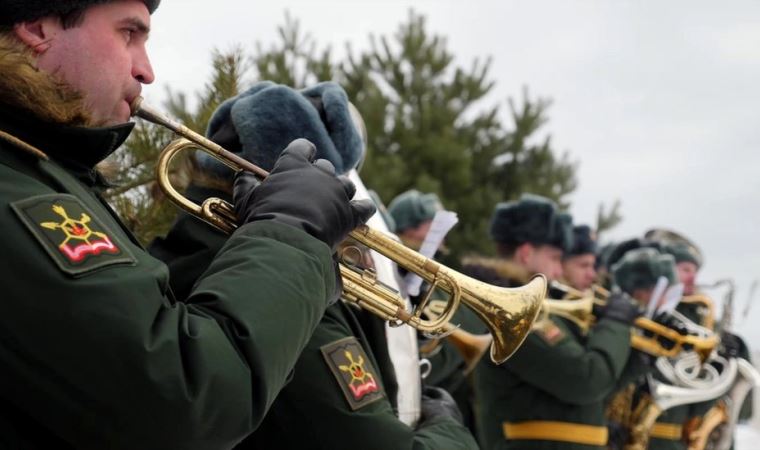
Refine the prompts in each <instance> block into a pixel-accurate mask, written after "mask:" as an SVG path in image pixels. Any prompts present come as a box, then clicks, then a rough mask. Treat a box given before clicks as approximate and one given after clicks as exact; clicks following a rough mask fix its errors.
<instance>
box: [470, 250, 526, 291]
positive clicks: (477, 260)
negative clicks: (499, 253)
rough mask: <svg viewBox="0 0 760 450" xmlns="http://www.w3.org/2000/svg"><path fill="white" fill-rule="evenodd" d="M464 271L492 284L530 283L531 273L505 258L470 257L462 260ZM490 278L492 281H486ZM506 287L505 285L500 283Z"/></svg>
mask: <svg viewBox="0 0 760 450" xmlns="http://www.w3.org/2000/svg"><path fill="white" fill-rule="evenodd" d="M462 266H463V270H464V271H465V273H466V274H467V275H470V276H475V277H476V278H478V279H480V280H482V281H486V282H491V284H496V283H493V281H496V280H503V281H508V282H509V284H514V283H518V284H525V283H527V282H528V281H530V278H531V275H530V273H529V272H528V271H527V270H526V269H525V268H523V267H521V266H519V265H517V264H515V263H514V262H512V261H509V260H507V259H504V258H489V257H483V256H469V257H465V258H464V259H463V260H462ZM486 278H490V280H488V279H486ZM498 284H499V285H506V284H505V283H498Z"/></svg>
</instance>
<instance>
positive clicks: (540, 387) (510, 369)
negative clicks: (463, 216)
mask: <svg viewBox="0 0 760 450" xmlns="http://www.w3.org/2000/svg"><path fill="white" fill-rule="evenodd" d="M465 271H466V272H467V273H470V274H473V275H476V276H478V277H479V278H480V279H482V280H484V281H486V282H489V283H491V284H496V285H501V286H508V287H509V286H514V285H517V284H520V283H519V282H515V281H513V280H512V279H509V278H506V277H505V276H503V275H499V274H498V273H497V272H496V271H495V270H492V269H489V268H488V267H484V266H483V265H480V266H479V267H473V266H472V265H470V266H466V267H465ZM629 353H630V327H628V326H626V325H624V324H622V323H619V322H615V321H611V320H607V319H601V320H600V321H599V322H598V323H597V324H596V326H595V327H594V328H593V329H592V330H591V331H590V332H589V334H588V335H587V336H583V335H581V333H580V332H579V330H578V329H577V327H576V326H575V325H574V324H572V323H570V322H569V321H566V320H565V319H562V318H559V317H553V316H551V317H550V319H549V320H547V321H545V322H543V323H542V325H541V326H538V327H537V328H536V329H535V330H534V331H533V332H531V333H530V334H529V335H528V337H527V338H526V340H525V343H524V344H523V345H522V347H520V348H519V349H518V350H517V351H516V352H515V354H514V355H513V356H512V357H511V358H510V359H509V360H507V361H506V362H505V363H504V364H502V365H500V366H497V365H495V364H493V363H492V362H491V361H490V360H488V359H487V358H484V359H483V360H481V361H480V364H479V366H478V367H477V368H476V369H475V382H474V387H475V398H476V417H477V428H478V432H479V438H480V444H481V446H482V448H484V449H520V450H530V449H563V450H564V449H571V450H572V449H603V448H605V444H606V438H607V429H606V421H605V417H604V401H605V398H606V397H607V396H608V395H609V394H610V393H611V392H612V391H613V390H614V388H615V386H616V383H617V380H618V379H619V378H620V376H621V374H622V372H623V369H624V367H625V365H626V362H627V360H628V355H629ZM581 442H586V443H581ZM592 442H595V443H593V444H592Z"/></svg>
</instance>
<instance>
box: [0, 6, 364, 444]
mask: <svg viewBox="0 0 760 450" xmlns="http://www.w3.org/2000/svg"><path fill="white" fill-rule="evenodd" d="M158 3H159V1H158V0H145V1H140V0H111V1H109V0H76V1H73V0H56V1H21V0H0V228H1V229H2V230H3V233H2V236H0V246H1V247H2V249H3V253H4V256H3V258H2V259H1V260H0V272H1V273H2V277H3V278H2V285H3V294H2V302H1V303H2V314H0V334H1V335H2V336H3V344H2V351H0V365H2V383H0V411H1V412H0V429H1V430H2V432H0V447H2V448H16V449H25V450H31V449H71V448H79V449H105V448H108V449H159V448H163V449H171V448H175V449H176V448H182V449H188V450H189V449H209V448H229V447H231V446H232V445H234V444H235V443H237V442H239V441H240V439H242V438H243V437H244V436H245V435H247V434H249V433H250V432H251V431H253V429H255V427H256V425H257V424H258V423H259V422H260V421H261V420H262V418H263V416H264V414H265V412H266V411H267V409H268V406H269V404H270V403H271V402H272V401H273V399H274V398H275V397H276V396H277V394H278V392H279V391H280V388H281V387H282V386H283V385H284V384H285V382H286V379H287V377H288V375H289V373H290V371H291V370H292V368H293V366H294V365H295V361H296V358H297V357H298V355H299V353H300V352H301V350H302V349H303V348H304V346H305V345H306V342H307V341H308V339H309V338H310V336H311V333H312V331H313V330H314V328H315V327H316V325H317V322H318V321H319V319H320V318H321V317H322V315H323V313H324V310H325V308H326V307H327V305H328V303H330V302H332V301H335V300H337V297H338V294H339V292H340V289H339V284H338V283H337V282H336V278H335V277H336V270H337V268H336V266H335V261H334V260H333V258H332V250H331V248H332V247H333V245H335V244H337V242H339V241H341V240H342V239H343V237H344V236H345V235H346V234H347V233H348V232H349V231H350V230H351V229H353V228H354V227H355V226H357V225H358V224H359V223H362V222H363V221H364V220H365V219H366V218H367V217H368V215H369V214H370V213H371V212H372V205H370V204H366V203H361V204H356V203H352V202H350V201H349V200H350V198H351V195H350V194H351V186H350V183H346V182H345V181H343V180H340V179H338V178H336V177H335V176H334V174H332V173H330V172H329V171H328V170H323V169H326V165H325V164H323V163H314V164H312V161H311V151H310V150H311V145H310V144H307V143H302V144H298V145H296V146H295V147H293V148H290V149H289V151H288V157H287V158H286V160H285V161H283V163H282V166H283V167H281V169H285V168H287V169H288V170H287V171H288V174H287V175H285V176H284V177H283V176H282V175H283V174H282V173H281V171H280V170H276V171H275V172H276V173H275V174H274V175H273V177H272V179H269V180H267V181H265V182H264V183H262V184H261V186H260V187H261V189H260V188H257V189H256V195H255V196H251V195H250V192H249V191H248V190H245V189H243V186H239V187H238V189H237V191H236V193H235V194H236V195H234V196H233V200H234V204H235V207H236V210H237V212H238V214H239V216H240V218H241V220H240V225H241V226H240V228H239V229H238V230H237V231H236V232H235V233H233V234H232V236H230V237H229V239H228V245H227V247H225V248H224V249H221V250H220V251H219V252H217V253H215V255H216V257H215V258H214V257H213V255H209V258H208V259H209V260H208V264H207V266H208V270H207V271H206V272H205V274H204V275H203V276H200V277H199V278H198V279H197V280H196V283H195V286H194V287H193V288H192V289H188V292H189V293H188V295H187V296H186V298H185V300H186V302H185V303H182V304H177V303H175V302H174V298H173V296H172V294H171V292H170V291H169V283H170V280H169V277H168V270H167V268H166V266H165V265H164V264H163V263H162V262H160V261H159V260H157V259H155V258H153V257H151V256H150V255H149V254H148V253H147V252H146V251H145V250H144V249H143V248H142V247H141V246H140V244H139V243H138V242H137V241H136V239H134V237H133V236H131V234H130V232H129V230H127V229H126V227H125V226H124V225H123V224H122V223H121V221H120V220H119V218H118V217H117V216H116V214H115V213H114V212H113V211H112V210H111V209H110V208H109V207H108V205H107V204H106V201H105V200H104V199H103V198H102V196H101V193H102V192H103V190H104V189H106V188H107V187H108V186H107V183H106V182H105V181H104V178H103V176H102V175H101V174H100V173H99V172H98V171H97V169H96V168H95V166H96V164H98V163H99V162H100V161H102V160H103V159H104V158H106V157H107V156H108V155H109V154H111V153H112V152H113V151H115V150H116V149H117V148H118V147H119V146H120V145H121V144H122V143H123V142H124V140H125V139H127V136H129V134H130V132H131V131H132V128H133V124H131V123H128V122H129V120H130V115H131V111H130V103H131V102H132V101H133V100H134V99H135V98H136V97H137V96H138V95H139V94H140V92H141V86H142V85H143V84H149V83H151V82H152V81H153V80H154V74H153V70H152V67H151V64H150V61H149V59H148V55H147V53H146V47H145V45H146V40H147V39H148V33H149V31H150V26H151V13H152V12H153V11H154V10H155V9H156V8H157V7H158ZM296 147H297V148H296ZM284 148H285V146H282V147H281V148H280V150H282V149H284ZM285 166H287V167H285ZM305 194H309V195H310V196H311V198H309V201H310V206H311V208H312V209H308V208H303V207H302V203H303V198H304V195H305ZM314 211H318V212H319V213H318V214H315V213H314ZM273 324H276V325H273Z"/></svg>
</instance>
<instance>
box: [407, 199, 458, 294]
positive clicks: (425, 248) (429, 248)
mask: <svg viewBox="0 0 760 450" xmlns="http://www.w3.org/2000/svg"><path fill="white" fill-rule="evenodd" d="M457 222H459V218H458V217H457V214H456V213H455V212H452V211H438V212H436V213H435V216H434V217H433V222H432V223H431V224H430V230H429V231H428V233H427V235H426V236H425V240H424V241H423V242H422V247H420V251H419V252H420V254H422V255H423V256H425V257H427V258H432V257H433V256H434V255H435V252H437V251H438V248H439V247H440V246H441V243H443V239H444V238H445V237H446V234H448V232H449V231H450V230H451V229H452V228H454V225H456V224H457ZM404 283H405V284H406V288H407V292H408V293H409V295H419V294H420V287H421V286H422V278H420V277H419V276H418V275H417V274H415V273H408V274H407V275H406V276H405V277H404Z"/></svg>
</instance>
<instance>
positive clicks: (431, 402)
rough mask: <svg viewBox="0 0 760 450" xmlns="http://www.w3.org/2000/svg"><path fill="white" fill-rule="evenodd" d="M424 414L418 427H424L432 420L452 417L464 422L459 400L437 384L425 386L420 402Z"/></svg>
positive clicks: (458, 421) (461, 422)
mask: <svg viewBox="0 0 760 450" xmlns="http://www.w3.org/2000/svg"><path fill="white" fill-rule="evenodd" d="M420 407H421V410H422V416H421V417H420V423H419V424H418V425H417V427H418V428H423V427H424V426H425V424H426V423H427V422H429V421H431V420H434V419H438V418H446V417H450V418H452V419H454V420H456V421H457V423H459V424H463V423H464V419H463V418H462V412H461V411H459V407H458V406H457V402H456V401H454V398H453V397H452V396H451V394H449V393H448V392H447V391H446V390H445V389H442V388H439V387H435V386H425V387H424V389H423V391H422V402H421V404H420Z"/></svg>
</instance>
